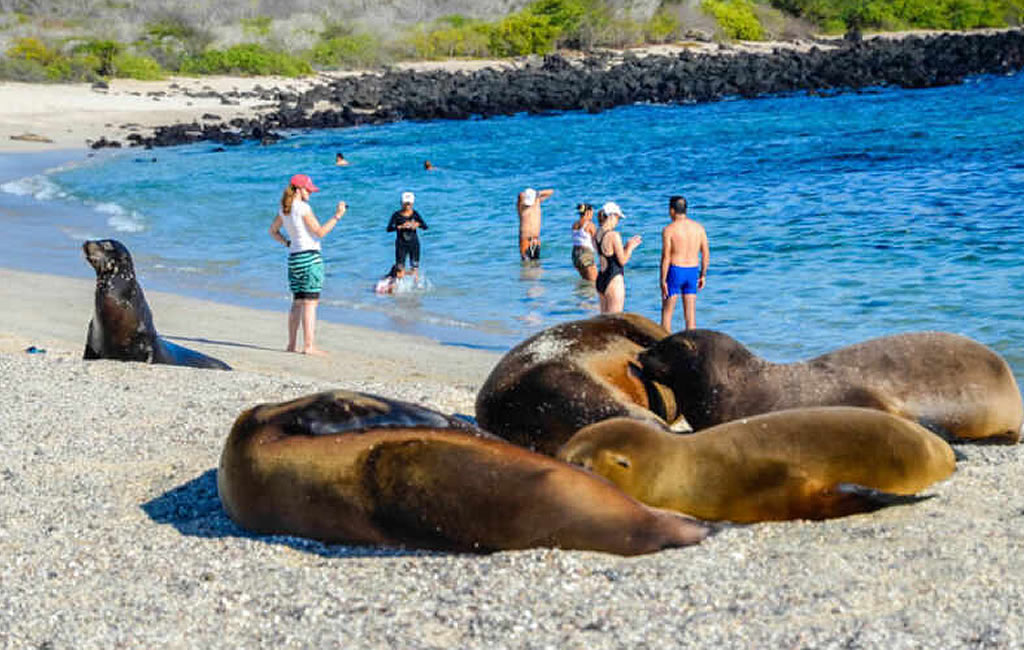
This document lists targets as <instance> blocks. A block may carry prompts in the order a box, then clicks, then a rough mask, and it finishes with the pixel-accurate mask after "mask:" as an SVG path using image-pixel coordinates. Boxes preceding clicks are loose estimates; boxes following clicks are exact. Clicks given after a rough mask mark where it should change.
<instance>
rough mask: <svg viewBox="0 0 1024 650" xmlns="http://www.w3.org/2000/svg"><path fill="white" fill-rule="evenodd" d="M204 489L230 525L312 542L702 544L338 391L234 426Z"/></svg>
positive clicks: (620, 547) (427, 419)
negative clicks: (212, 484)
mask: <svg viewBox="0 0 1024 650" xmlns="http://www.w3.org/2000/svg"><path fill="white" fill-rule="evenodd" d="M217 487H218V491H219V493H220V499H221V503H222V504H223V505H224V509H225V510H226V511H227V513H228V515H229V516H230V517H231V518H232V519H233V520H234V521H235V522H236V523H237V524H238V525H239V526H241V527H243V528H246V529H248V530H251V531H253V532H256V533H264V534H288V535H298V536H302V537H310V538H314V539H319V540H322V541H325V542H340V543H348V544H383V545H388V546H407V547H415V548H428V549H440V550H451V551H473V552H488V551H496V550H510V549H525V548H533V547H557V548H564V549H580V550H593V551H603V552H606V553H617V554H620V555H637V554H641V553H651V552H654V551H657V550H660V549H663V548H668V547H676V546H683V545H687V544H694V543H697V542H698V541H700V540H701V539H702V538H703V537H704V536H705V535H706V533H707V531H706V529H705V528H703V527H702V526H700V525H699V524H697V523H695V522H693V521H690V520H689V519H686V518H683V517H680V516H679V515H677V514H675V513H670V512H662V511H657V510H654V509H651V508H648V507H647V506H645V505H643V504H642V503H639V502H638V501H636V500H635V499H633V498H631V497H629V496H627V495H626V494H624V493H623V492H622V491H621V490H619V489H618V488H616V487H615V486H613V485H612V484H610V483H608V482H607V481H605V480H603V479H600V478H598V477H596V476H594V475H592V474H590V473H589V472H585V471H583V470H581V469H579V468H578V467H572V466H570V465H567V464H565V463H562V462H560V461H557V460H555V459H553V458H549V457H547V456H542V455H540V454H535V453H533V452H530V451H528V450H526V449H523V448H521V447H517V446H515V445H512V444H510V443H508V442H505V441H504V440H500V439H498V438H495V437H494V436H491V435H489V434H487V433H485V432H483V431H481V430H479V429H477V428H475V427H472V426H470V425H469V424H467V423H464V422H461V421H459V420H456V419H455V418H451V417H448V416H445V415H442V414H440V413H437V412H434V411H431V410H429V409H426V408H423V407H419V406H415V405H413V404H407V403H405V402H399V401H395V400H389V399H384V398H381V397H376V396H373V395H363V394H359V393H350V392H347V391H336V392H328V393H319V394H316V395H310V396H307V397H304V398H300V399H297V400H293V401H290V402H284V403H281V404H264V405H260V406H257V407H255V408H252V409H250V410H247V411H245V412H244V413H242V414H241V415H240V416H239V417H238V419H237V421H236V422H235V425H234V427H233V428H232V430H231V434H230V435H229V437H228V439H227V442H226V443H225V445H224V452H223V454H222V455H221V461H220V470H219V471H218V472H217Z"/></svg>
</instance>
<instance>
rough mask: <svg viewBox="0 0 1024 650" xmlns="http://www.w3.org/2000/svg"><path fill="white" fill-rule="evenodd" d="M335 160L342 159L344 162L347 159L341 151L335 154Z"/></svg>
mask: <svg viewBox="0 0 1024 650" xmlns="http://www.w3.org/2000/svg"><path fill="white" fill-rule="evenodd" d="M334 158H335V159H338V158H341V159H342V160H344V159H345V154H343V153H341V152H340V151H339V152H338V153H336V154H334Z"/></svg>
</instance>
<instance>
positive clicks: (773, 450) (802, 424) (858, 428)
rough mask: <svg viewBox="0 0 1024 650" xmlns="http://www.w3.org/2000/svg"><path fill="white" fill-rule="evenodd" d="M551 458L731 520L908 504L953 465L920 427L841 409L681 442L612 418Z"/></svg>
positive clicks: (776, 416)
mask: <svg viewBox="0 0 1024 650" xmlns="http://www.w3.org/2000/svg"><path fill="white" fill-rule="evenodd" d="M558 456H559V458H562V459H563V460H566V461H568V462H570V463H574V464H577V465H581V466H583V467H585V468H587V469H589V470H591V471H593V472H595V473H597V474H599V475H601V476H604V477H605V478H607V479H609V480H610V481H611V482H613V483H615V484H616V485H618V486H619V487H620V488H622V489H623V491H625V492H626V493H627V494H630V495H632V496H634V497H636V498H637V499H639V500H640V501H642V502H644V503H646V504H648V505H651V506H655V507H659V508H671V509H673V510H677V511H679V512H683V513H686V514H688V515H691V516H693V517H698V518H700V519H707V520H728V521H735V522H754V521H771V520H784V519H827V518H830V517H842V516H845V515H849V514H853V513H857V512H868V511H871V510H877V509H878V508H881V507H884V506H887V505H894V504H897V503H909V502H913V501H916V500H919V499H920V498H921V497H915V496H913V495H915V494H917V493H918V492H920V491H921V490H923V489H924V488H926V487H928V486H929V485H931V484H932V483H934V482H936V481H941V480H942V479H945V478H947V477H948V476H949V475H950V474H952V472H953V470H954V469H955V465H956V461H955V459H954V456H953V450H952V449H951V448H950V447H949V445H948V444H946V443H945V442H944V441H943V440H942V439H941V438H939V437H938V436H936V435H934V434H933V433H931V432H929V431H928V430H927V429H925V428H923V427H921V426H920V425H918V424H915V423H913V422H911V421H909V420H905V419H903V418H898V417H896V416H894V415H889V414H888V413H882V412H881V411H875V410H871V409H864V408H853V407H845V406H832V407H818V408H810V409H796V410H791V411H777V412H774V413H768V414H766V415H759V416H756V417H752V418H745V419H742V420H736V421H733V422H728V423H726V424H721V425H718V426H716V427H712V428H710V429H705V430H703V431H700V432H698V433H695V434H692V435H685V436H681V435H677V434H674V433H671V432H668V431H665V430H664V429H661V428H659V427H657V426H654V425H652V424H650V423H647V422H640V421H637V420H631V419H628V418H614V419H611V420H606V421H604V422H599V423H597V424H592V425H590V426H588V427H585V428H583V429H581V430H580V431H579V432H578V433H577V434H576V435H575V436H573V437H572V439H570V440H569V442H568V443H566V445H565V447H563V448H562V449H561V450H560V451H559V454H558Z"/></svg>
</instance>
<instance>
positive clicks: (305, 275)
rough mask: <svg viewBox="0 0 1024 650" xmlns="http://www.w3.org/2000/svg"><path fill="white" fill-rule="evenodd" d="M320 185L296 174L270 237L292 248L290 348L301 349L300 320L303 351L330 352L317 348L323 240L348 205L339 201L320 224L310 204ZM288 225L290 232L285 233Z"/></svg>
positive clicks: (286, 192)
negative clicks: (282, 231)
mask: <svg viewBox="0 0 1024 650" xmlns="http://www.w3.org/2000/svg"><path fill="white" fill-rule="evenodd" d="M319 191H320V188H318V187H317V186H316V185H314V184H313V180H312V179H311V178H310V177H309V176H306V175H305V174H295V175H294V176H292V178H291V181H290V182H289V183H288V187H287V188H285V191H284V194H283V195H282V196H281V211H280V212H278V213H277V216H276V217H274V221H273V223H271V224H270V236H271V237H273V238H274V239H276V240H277V241H279V242H281V243H282V244H284V245H285V246H287V247H288V285H289V288H290V289H291V291H292V308H291V311H289V312H288V348H287V349H288V351H289V352H298V334H299V323H300V322H301V323H302V338H303V346H302V353H303V354H316V355H321V356H322V355H324V354H326V353H325V352H323V351H322V350H319V349H317V347H316V344H315V341H314V339H315V334H316V308H317V305H318V304H319V303H320V291H321V290H322V289H323V283H324V260H323V257H322V256H321V254H320V240H321V239H323V238H324V237H326V236H327V233H329V232H331V231H332V230H334V227H335V226H337V225H338V222H339V221H341V217H342V216H344V214H345V210H346V207H347V206H346V205H345V202H344V201H338V207H337V208H336V209H335V210H334V216H333V217H331V218H330V219H328V220H327V221H325V222H324V224H323V225H320V222H319V221H317V219H316V215H314V214H313V209H312V208H310V207H309V195H310V194H312V193H313V192H319ZM281 226H284V229H285V231H287V233H288V235H287V236H285V235H282V234H281Z"/></svg>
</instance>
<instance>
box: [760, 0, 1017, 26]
mask: <svg viewBox="0 0 1024 650" xmlns="http://www.w3.org/2000/svg"><path fill="white" fill-rule="evenodd" d="M771 1H772V5H773V6H775V7H777V8H779V9H782V10H783V11H786V12H788V13H791V14H794V15H797V16H802V17H804V18H806V19H808V20H810V21H811V22H813V23H815V24H817V25H819V26H820V27H822V28H823V29H824V30H825V31H827V32H843V31H845V30H846V29H848V28H850V27H858V28H862V29H864V28H867V29H972V28H977V27H1004V26H1006V25H1008V24H1017V23H1019V22H1020V19H1021V17H1022V15H1024V1H1022V0H771Z"/></svg>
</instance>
